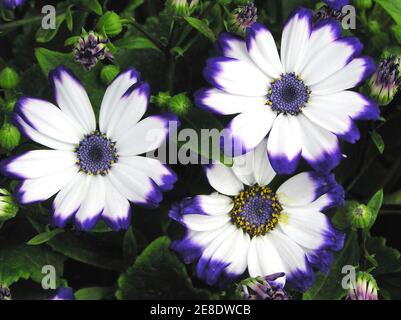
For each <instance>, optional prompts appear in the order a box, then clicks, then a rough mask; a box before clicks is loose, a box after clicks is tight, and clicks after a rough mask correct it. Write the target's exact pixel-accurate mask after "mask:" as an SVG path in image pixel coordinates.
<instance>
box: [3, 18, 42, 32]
mask: <svg viewBox="0 0 401 320" xmlns="http://www.w3.org/2000/svg"><path fill="white" fill-rule="evenodd" d="M42 19H43V16H36V17H32V18H26V19H21V20H16V21H12V22H8V23H5V24H2V25H0V31H4V30H7V29H13V28H17V27H21V26H24V25H27V24H31V23H34V22H38V21H41V20H42Z"/></svg>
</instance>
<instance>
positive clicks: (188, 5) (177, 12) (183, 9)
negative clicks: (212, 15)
mask: <svg viewBox="0 0 401 320" xmlns="http://www.w3.org/2000/svg"><path fill="white" fill-rule="evenodd" d="M198 4H199V0H167V8H168V9H169V10H170V12H171V13H172V14H173V15H174V16H175V17H179V18H185V17H188V16H190V15H191V14H192V12H194V11H195V9H196V8H197V7H198Z"/></svg>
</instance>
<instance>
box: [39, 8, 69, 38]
mask: <svg viewBox="0 0 401 320" xmlns="http://www.w3.org/2000/svg"><path fill="white" fill-rule="evenodd" d="M65 18H66V15H65V14H61V15H59V16H57V17H56V28H55V29H43V28H42V27H40V28H39V29H38V31H37V32H36V36H35V38H36V41H37V42H39V43H47V42H50V41H51V40H53V38H54V37H55V36H56V35H57V32H58V30H59V29H60V26H61V24H62V23H63V22H64V20H65Z"/></svg>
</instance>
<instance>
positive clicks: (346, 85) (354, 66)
mask: <svg viewBox="0 0 401 320" xmlns="http://www.w3.org/2000/svg"><path fill="white" fill-rule="evenodd" d="M374 70H375V65H374V63H373V61H372V60H371V59H370V58H367V57H362V58H357V59H354V60H352V61H351V62H350V63H348V64H347V65H346V66H345V67H344V68H342V69H341V70H339V71H337V72H336V73H334V74H333V75H331V76H330V77H328V78H326V79H324V80H323V81H321V82H319V83H317V84H315V85H313V86H311V88H310V89H311V91H312V93H313V94H316V95H325V94H331V93H336V92H340V91H343V90H347V89H350V88H353V87H356V86H358V85H359V84H360V83H362V82H363V81H364V80H365V79H366V78H367V77H368V76H370V75H371V74H372V73H373V71H374Z"/></svg>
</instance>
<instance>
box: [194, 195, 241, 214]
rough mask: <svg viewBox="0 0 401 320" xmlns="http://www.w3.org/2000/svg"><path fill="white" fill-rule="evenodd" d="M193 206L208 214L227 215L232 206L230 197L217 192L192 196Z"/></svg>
mask: <svg viewBox="0 0 401 320" xmlns="http://www.w3.org/2000/svg"><path fill="white" fill-rule="evenodd" d="M194 200H195V207H199V209H200V211H201V212H203V213H205V214H208V215H228V214H229V212H230V211H231V209H232V208H233V206H234V203H233V201H232V199H231V198H230V197H227V196H224V195H222V194H219V193H217V192H215V193H212V194H210V195H199V196H196V197H195V198H194Z"/></svg>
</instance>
